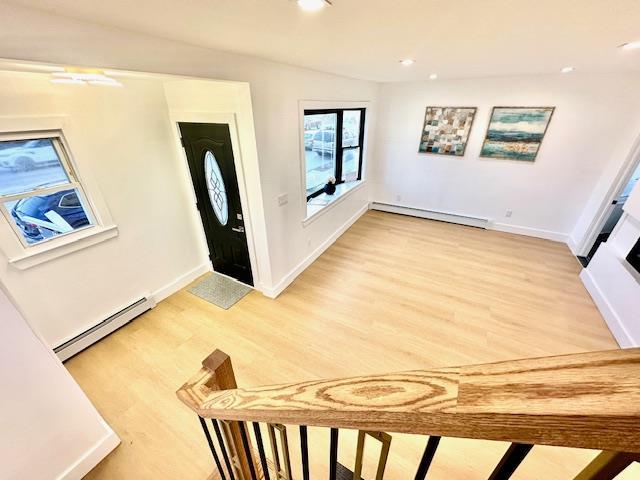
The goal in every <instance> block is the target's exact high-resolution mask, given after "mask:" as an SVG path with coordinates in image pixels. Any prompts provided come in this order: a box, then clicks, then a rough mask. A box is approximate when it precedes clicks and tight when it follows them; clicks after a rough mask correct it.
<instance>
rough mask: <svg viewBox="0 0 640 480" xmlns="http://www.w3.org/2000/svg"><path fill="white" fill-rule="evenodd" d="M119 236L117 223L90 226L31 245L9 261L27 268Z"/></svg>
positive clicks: (17, 266) (15, 265)
mask: <svg viewBox="0 0 640 480" xmlns="http://www.w3.org/2000/svg"><path fill="white" fill-rule="evenodd" d="M117 236H118V227H117V226H115V225H110V226H108V227H94V228H88V229H86V230H85V231H83V232H78V234H77V235H73V236H69V237H66V238H61V239H60V240H59V241H51V242H46V243H45V244H43V245H36V246H34V247H31V248H29V249H28V250H27V251H26V252H25V253H23V254H22V255H19V256H15V257H13V258H10V259H9V263H10V264H11V265H13V266H14V267H16V268H17V269H18V270H26V269H27V268H31V267H34V266H36V265H40V264H41V263H44V262H48V261H49V260H53V259H55V258H59V257H62V256H63V255H67V254H69V253H73V252H77V251H78V250H82V249H84V248H87V247H90V246H92V245H96V244H98V243H101V242H104V241H106V240H109V239H110V238H114V237H117Z"/></svg>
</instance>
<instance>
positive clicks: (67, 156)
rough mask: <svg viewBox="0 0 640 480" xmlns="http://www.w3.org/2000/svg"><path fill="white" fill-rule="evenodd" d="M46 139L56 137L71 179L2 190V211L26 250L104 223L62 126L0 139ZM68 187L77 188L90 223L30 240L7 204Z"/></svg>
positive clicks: (55, 142)
mask: <svg viewBox="0 0 640 480" xmlns="http://www.w3.org/2000/svg"><path fill="white" fill-rule="evenodd" d="M43 139H51V140H53V141H52V145H53V148H54V149H55V151H56V154H57V155H58V159H59V161H60V165H61V166H62V168H63V169H64V172H65V174H66V175H67V179H68V182H67V183H63V184H59V185H53V186H51V187H46V188H34V189H32V190H25V191H23V192H20V193H13V194H8V195H2V194H0V212H1V213H2V215H3V216H4V218H5V220H6V221H7V223H8V224H9V226H10V227H11V229H12V230H13V232H14V233H15V235H16V237H17V239H18V240H19V242H20V244H21V245H22V247H23V249H24V250H25V251H28V250H32V249H33V248H34V247H37V246H39V245H42V244H45V243H49V242H52V241H54V240H58V239H60V238H63V237H71V238H73V237H74V236H75V235H74V234H75V233H80V232H84V231H85V230H89V229H91V228H94V227H97V226H99V225H100V224H99V222H98V219H97V217H96V215H95V214H94V211H95V208H94V206H93V205H92V204H91V202H90V201H89V198H88V197H87V194H86V192H85V188H84V185H83V184H82V182H81V181H80V178H79V177H78V174H77V171H76V169H75V168H74V165H73V162H72V160H71V153H70V150H69V147H68V145H67V143H66V141H65V138H64V135H63V133H62V130H61V129H60V130H45V131H25V132H21V133H2V134H0V141H16V140H43ZM64 190H75V191H77V192H78V195H79V199H80V203H81V204H82V207H83V209H84V212H85V214H86V216H87V219H88V220H89V225H86V226H84V227H81V228H78V229H74V230H71V231H70V232H64V233H60V234H58V235H55V236H53V237H49V238H45V239H43V240H40V241H38V242H36V243H29V242H27V240H26V238H25V237H24V235H23V234H22V232H21V231H20V228H19V227H18V225H17V224H16V222H15V221H14V219H13V218H12V216H11V213H10V212H9V211H8V209H7V208H6V206H5V204H6V203H7V202H11V201H15V200H20V199H23V198H29V197H32V196H34V194H36V195H37V194H51V193H56V192H60V191H64Z"/></svg>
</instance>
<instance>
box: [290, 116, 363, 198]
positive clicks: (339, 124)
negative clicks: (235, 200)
mask: <svg viewBox="0 0 640 480" xmlns="http://www.w3.org/2000/svg"><path fill="white" fill-rule="evenodd" d="M345 112H360V131H359V132H358V145H354V146H348V147H343V146H342V133H343V132H342V128H343V125H344V113H345ZM330 114H336V130H335V134H334V137H335V138H334V141H335V146H336V147H335V167H334V172H333V173H334V177H335V179H336V185H340V184H342V183H346V182H345V181H344V180H343V179H342V161H343V158H342V157H343V155H344V151H345V150H355V149H357V148H359V149H360V152H359V158H358V177H357V178H356V180H355V181H360V180H362V163H363V158H364V138H365V135H364V132H365V129H366V127H367V107H341V108H321V109H313V108H310V109H303V111H302V130H303V132H302V136H303V139H304V117H306V116H307V115H330ZM303 147H304V145H303ZM306 163H307V160H306V151H305V152H304V155H303V168H304V191H305V194H306V192H307V176H306V174H307V166H306ZM323 190H324V185H322V187H320V188H319V189H318V190H316V191H315V192H312V193H310V194H307V195H306V202H309V200H311V199H313V198H315V197H317V196H318V195H321V194H322V191H323Z"/></svg>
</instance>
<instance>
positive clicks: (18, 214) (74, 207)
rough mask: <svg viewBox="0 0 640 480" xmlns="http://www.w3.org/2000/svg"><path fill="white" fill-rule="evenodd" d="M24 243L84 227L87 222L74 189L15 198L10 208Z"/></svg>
mask: <svg viewBox="0 0 640 480" xmlns="http://www.w3.org/2000/svg"><path fill="white" fill-rule="evenodd" d="M11 215H12V216H13V218H14V220H15V222H16V224H17V225H18V227H20V230H21V231H22V233H23V235H24V237H25V239H26V240H27V242H28V243H35V242H39V241H41V240H45V239H47V238H51V237H55V236H56V235H60V234H63V233H68V232H72V231H73V230H76V229H78V228H82V227H85V226H87V225H89V224H90V223H91V222H90V221H89V219H88V218H87V214H86V213H85V211H84V208H83V207H82V203H81V202H80V199H79V198H78V193H77V192H76V191H75V190H63V191H60V192H56V193H52V194H51V195H42V196H35V197H29V198H23V199H22V200H19V201H18V202H17V203H16V204H15V205H14V206H13V208H12V209H11Z"/></svg>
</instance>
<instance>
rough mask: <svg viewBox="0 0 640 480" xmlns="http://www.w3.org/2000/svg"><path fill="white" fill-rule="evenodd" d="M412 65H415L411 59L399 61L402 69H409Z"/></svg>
mask: <svg viewBox="0 0 640 480" xmlns="http://www.w3.org/2000/svg"><path fill="white" fill-rule="evenodd" d="M414 63H416V61H415V60H414V59H413V58H405V59H404V60H400V65H402V66H403V67H409V66H411V65H413V64H414Z"/></svg>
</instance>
